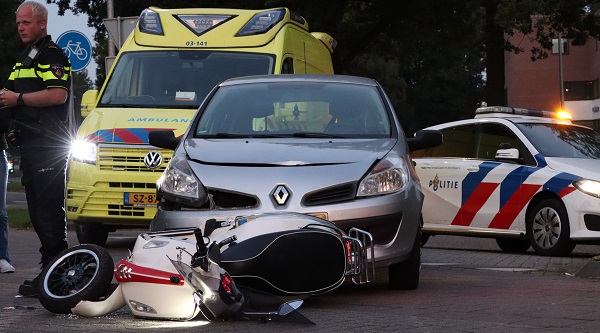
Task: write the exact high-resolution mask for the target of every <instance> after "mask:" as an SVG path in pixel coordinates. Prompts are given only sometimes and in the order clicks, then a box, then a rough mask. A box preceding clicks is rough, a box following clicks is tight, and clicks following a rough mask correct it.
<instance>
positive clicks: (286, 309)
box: [277, 300, 304, 316]
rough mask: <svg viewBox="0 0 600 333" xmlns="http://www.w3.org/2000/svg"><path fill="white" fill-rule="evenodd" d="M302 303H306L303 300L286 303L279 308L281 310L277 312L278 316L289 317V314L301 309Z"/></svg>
mask: <svg viewBox="0 0 600 333" xmlns="http://www.w3.org/2000/svg"><path fill="white" fill-rule="evenodd" d="M302 303H304V301H303V300H295V301H289V302H285V303H283V304H281V306H280V307H279V310H277V315H278V316H287V315H288V314H290V313H292V312H294V311H296V310H298V308H300V306H302Z"/></svg>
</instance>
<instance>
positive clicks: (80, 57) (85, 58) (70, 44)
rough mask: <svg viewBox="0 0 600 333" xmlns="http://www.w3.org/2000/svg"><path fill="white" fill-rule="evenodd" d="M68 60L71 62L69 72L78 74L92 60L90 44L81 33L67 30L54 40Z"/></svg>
mask: <svg viewBox="0 0 600 333" xmlns="http://www.w3.org/2000/svg"><path fill="white" fill-rule="evenodd" d="M56 44H57V45H58V46H60V47H61V48H62V49H63V51H65V54H66V55H67V57H69V60H70V61H71V70H72V71H73V72H78V71H80V70H82V69H84V68H86V67H87V65H88V64H89V63H90V60H91V59H92V44H90V40H89V39H88V38H87V37H86V36H85V35H84V34H82V33H81V32H79V31H75V30H69V31H67V32H64V33H63V34H62V35H60V36H59V37H58V39H57V40H56Z"/></svg>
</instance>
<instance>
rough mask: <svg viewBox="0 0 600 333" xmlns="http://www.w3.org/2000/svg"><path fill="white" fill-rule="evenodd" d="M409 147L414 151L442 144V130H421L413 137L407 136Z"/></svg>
mask: <svg viewBox="0 0 600 333" xmlns="http://www.w3.org/2000/svg"><path fill="white" fill-rule="evenodd" d="M406 142H407V143H408V149H409V150H410V151H411V152H413V151H416V150H420V149H426V148H433V147H437V146H439V145H441V144H442V142H443V136H442V132H440V131H438V130H420V131H417V132H416V133H415V136H414V137H412V138H407V139H406Z"/></svg>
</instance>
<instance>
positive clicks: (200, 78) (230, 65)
mask: <svg viewBox="0 0 600 333" xmlns="http://www.w3.org/2000/svg"><path fill="white" fill-rule="evenodd" d="M274 63H275V59H274V56H272V55H267V54H257V53H243V52H221V51H204V50H182V51H173V50H166V51H138V52H128V53H124V54H122V55H121V57H120V59H119V61H118V63H117V64H116V67H115V69H114V71H113V73H112V75H111V76H110V78H109V79H108V80H109V81H108V84H107V85H106V88H105V89H104V92H103V93H102V97H101V98H100V103H99V106H102V107H131V108H136V107H140V108H148V107H153V108H154V107H158V108H197V107H198V106H199V105H200V103H201V102H202V100H203V99H204V98H205V97H206V95H207V94H208V93H209V92H210V90H211V89H212V88H213V87H214V86H215V85H217V84H218V83H219V82H221V81H223V80H225V79H229V78H232V77H238V76H247V75H258V74H272V73H273V69H274Z"/></svg>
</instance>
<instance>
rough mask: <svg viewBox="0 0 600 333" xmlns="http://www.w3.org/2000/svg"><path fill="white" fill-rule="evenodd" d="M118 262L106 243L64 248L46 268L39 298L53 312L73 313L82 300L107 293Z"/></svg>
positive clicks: (96, 297) (39, 290)
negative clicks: (104, 245)
mask: <svg viewBox="0 0 600 333" xmlns="http://www.w3.org/2000/svg"><path fill="white" fill-rule="evenodd" d="M113 270H114V262H113V259H112V257H111V256H110V253H108V251H107V250H106V249H104V248H103V247H100V246H98V245H93V244H81V245H77V246H74V247H71V248H69V249H66V250H65V251H63V252H61V253H60V254H59V255H58V256H57V257H56V258H54V259H53V260H52V261H51V262H50V263H48V265H46V267H45V268H44V270H43V271H42V274H41V278H40V279H39V281H38V300H39V301H40V303H41V304H42V306H43V307H44V308H46V310H48V311H50V312H53V313H71V308H73V307H74V306H75V305H77V303H79V302H80V301H82V300H87V301H97V300H98V299H100V297H102V296H105V295H106V292H107V291H108V289H109V287H110V283H111V281H112V275H113Z"/></svg>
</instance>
